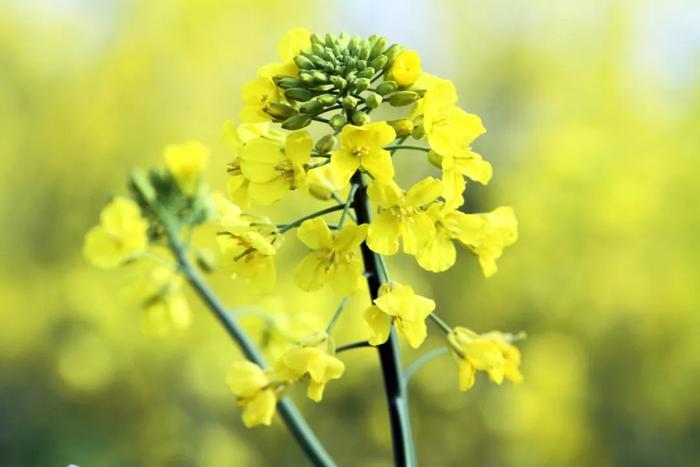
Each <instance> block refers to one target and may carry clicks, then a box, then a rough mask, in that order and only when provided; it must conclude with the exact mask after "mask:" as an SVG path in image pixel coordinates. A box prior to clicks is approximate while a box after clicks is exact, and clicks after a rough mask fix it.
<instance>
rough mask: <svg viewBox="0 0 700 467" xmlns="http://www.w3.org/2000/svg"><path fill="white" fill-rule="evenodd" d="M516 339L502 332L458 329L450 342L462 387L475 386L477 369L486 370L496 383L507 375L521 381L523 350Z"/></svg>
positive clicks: (465, 388) (514, 380) (452, 334)
mask: <svg viewBox="0 0 700 467" xmlns="http://www.w3.org/2000/svg"><path fill="white" fill-rule="evenodd" d="M512 340H513V336H512V335H510V334H504V333H502V332H498V331H492V332H488V333H486V334H481V335H479V334H477V333H475V332H474V331H472V330H470V329H467V328H463V327H456V328H454V329H453V330H452V332H451V333H450V334H449V335H448V336H447V341H448V344H449V348H450V351H451V352H452V355H453V357H454V358H455V360H456V361H457V365H458V367H459V389H460V390H461V391H466V390H468V389H470V388H471V387H472V386H473V385H474V375H475V374H476V371H477V370H482V371H486V372H487V373H488V375H489V379H490V380H491V381H493V382H494V383H496V384H501V383H502V382H503V379H504V378H506V379H508V380H510V381H512V382H514V383H520V382H521V381H522V379H523V375H522V374H521V373H520V351H519V350H518V349H517V348H516V347H515V346H514V345H512V344H511V341H512Z"/></svg>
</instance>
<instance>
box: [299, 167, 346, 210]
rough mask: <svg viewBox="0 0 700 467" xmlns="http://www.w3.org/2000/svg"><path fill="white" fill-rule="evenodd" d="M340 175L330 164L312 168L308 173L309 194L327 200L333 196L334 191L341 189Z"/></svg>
mask: <svg viewBox="0 0 700 467" xmlns="http://www.w3.org/2000/svg"><path fill="white" fill-rule="evenodd" d="M337 180H338V177H337V176H336V174H335V172H334V171H333V167H332V166H331V165H330V164H326V165H322V166H321V167H316V168H315V169H311V170H309V171H308V172H307V173H306V185H307V187H308V189H309V194H310V195H311V196H313V197H314V198H316V199H320V200H322V201H327V200H329V199H331V198H332V197H333V193H335V192H338V191H340V190H341V188H342V187H341V186H339V184H338V182H337Z"/></svg>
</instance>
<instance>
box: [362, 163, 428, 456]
mask: <svg viewBox="0 0 700 467" xmlns="http://www.w3.org/2000/svg"><path fill="white" fill-rule="evenodd" d="M352 182H353V183H354V184H356V185H358V189H357V191H356V193H355V202H354V203H353V204H354V209H355V214H356V216H357V223H358V224H368V223H369V222H370V220H371V215H370V207H369V199H368V197H367V186H366V185H365V181H364V179H363V177H362V174H361V173H360V172H359V171H358V172H356V173H355V174H354V175H353V179H352ZM362 259H363V262H364V265H365V271H366V272H367V285H368V286H369V292H370V298H371V299H372V300H374V299H376V298H377V297H378V295H379V287H381V285H382V276H381V275H380V274H381V263H380V259H379V257H378V255H376V254H375V253H374V252H373V251H372V250H370V249H369V247H368V246H367V242H364V243H362ZM377 350H378V351H379V361H380V363H381V367H382V374H383V376H384V389H385V392H386V398H387V403H388V408H389V422H390V424H391V438H392V444H393V450H394V464H395V465H397V466H415V448H414V445H413V436H412V434H411V420H410V417H409V413H408V401H407V399H406V392H405V385H404V384H403V377H402V374H401V362H400V358H399V346H398V341H397V339H396V330H395V329H394V328H393V327H392V329H391V334H390V336H389V340H387V341H386V342H385V343H384V344H381V345H379V346H377Z"/></svg>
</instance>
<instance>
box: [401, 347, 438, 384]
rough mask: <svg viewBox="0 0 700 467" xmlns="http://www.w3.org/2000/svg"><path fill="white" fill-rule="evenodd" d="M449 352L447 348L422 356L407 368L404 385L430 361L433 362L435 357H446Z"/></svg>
mask: <svg viewBox="0 0 700 467" xmlns="http://www.w3.org/2000/svg"><path fill="white" fill-rule="evenodd" d="M447 352H449V349H448V348H447V347H440V348H437V349H435V350H431V351H430V352H428V353H426V354H425V355H423V356H421V357H420V358H418V359H417V360H416V361H415V362H413V363H412V364H411V366H409V367H408V368H406V371H405V372H404V377H403V378H404V384H408V380H410V379H411V376H413V374H414V373H415V372H416V371H418V369H419V368H420V367H422V366H423V365H425V364H426V363H428V362H429V361H430V360H432V359H433V358H435V357H439V356H440V355H444V354H446V353H447Z"/></svg>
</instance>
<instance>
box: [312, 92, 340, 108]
mask: <svg viewBox="0 0 700 467" xmlns="http://www.w3.org/2000/svg"><path fill="white" fill-rule="evenodd" d="M316 100H317V101H319V102H320V103H321V104H323V105H325V106H329V105H333V104H335V103H336V102H338V97H337V96H334V95H333V94H321V95H320V96H318V97H317V98H316Z"/></svg>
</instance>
